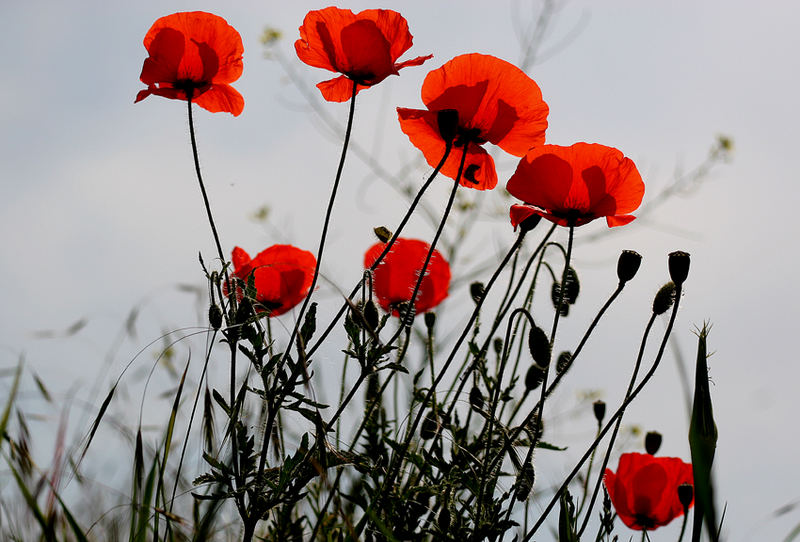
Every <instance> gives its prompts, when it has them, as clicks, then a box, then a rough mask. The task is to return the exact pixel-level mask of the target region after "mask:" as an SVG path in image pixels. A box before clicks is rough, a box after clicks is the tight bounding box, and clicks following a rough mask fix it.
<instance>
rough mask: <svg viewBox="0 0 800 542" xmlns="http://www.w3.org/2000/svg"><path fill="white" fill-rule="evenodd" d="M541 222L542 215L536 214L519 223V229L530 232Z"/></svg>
mask: <svg viewBox="0 0 800 542" xmlns="http://www.w3.org/2000/svg"><path fill="white" fill-rule="evenodd" d="M541 220H542V217H541V215H537V214H536V213H534V214H532V215H531V216H529V217H528V218H526V219H525V220H523V221H522V222H520V223H519V229H520V230H521V231H523V232H529V231H531V230H532V229H533V228H535V227H536V226H537V225H538V224H539V222H540V221H541Z"/></svg>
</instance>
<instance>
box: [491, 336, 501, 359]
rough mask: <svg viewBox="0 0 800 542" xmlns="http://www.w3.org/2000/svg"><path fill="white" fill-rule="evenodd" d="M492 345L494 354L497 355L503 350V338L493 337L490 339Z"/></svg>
mask: <svg viewBox="0 0 800 542" xmlns="http://www.w3.org/2000/svg"><path fill="white" fill-rule="evenodd" d="M492 347H494V354H495V355H496V356H499V355H500V354H501V353H502V352H503V339H501V338H500V337H495V338H494V340H493V341H492Z"/></svg>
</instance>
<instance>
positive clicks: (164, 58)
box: [136, 11, 244, 115]
mask: <svg viewBox="0 0 800 542" xmlns="http://www.w3.org/2000/svg"><path fill="white" fill-rule="evenodd" d="M143 43H144V46H145V48H146V49H147V52H148V55H149V56H148V58H146V59H145V61H144V64H143V66H142V73H141V75H140V79H141V80H142V82H143V83H145V84H147V85H148V89H147V90H146V91H144V92H139V94H138V95H137V97H136V101H137V102H138V101H141V100H142V99H144V98H146V97H147V96H149V95H150V94H156V95H158V96H163V97H166V98H171V99H181V100H186V99H188V95H187V91H190V92H191V95H192V97H193V98H195V99H196V101H198V103H200V104H201V106H202V107H204V108H206V109H208V110H209V111H213V112H217V111H227V112H231V113H234V115H238V114H239V113H241V110H242V107H243V106H244V100H243V99H242V97H241V95H240V94H239V93H238V92H236V91H235V90H233V89H232V88H230V87H228V84H229V83H232V82H234V81H236V80H237V79H238V78H239V77H240V76H241V74H242V54H243V52H244V48H243V46H242V38H241V36H240V35H239V33H238V32H237V31H236V30H235V29H234V28H233V27H232V26H230V25H229V24H228V23H227V22H226V21H225V19H223V18H222V17H219V16H217V15H213V14H211V13H205V12H202V11H195V12H187V13H174V14H172V15H167V16H165V17H161V18H160V19H158V20H156V22H155V23H153V25H152V26H151V27H150V30H148V32H147V34H146V35H145V38H144V42H143ZM212 87H216V92H213V93H212V94H211V95H209V96H205V97H204V98H202V99H201V95H203V94H204V93H207V92H208V91H210V90H212ZM203 104H205V105H203Z"/></svg>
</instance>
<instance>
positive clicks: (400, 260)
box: [364, 238, 450, 316]
mask: <svg viewBox="0 0 800 542" xmlns="http://www.w3.org/2000/svg"><path fill="white" fill-rule="evenodd" d="M385 246H386V245H385V244H384V243H376V244H375V245H373V246H371V247H370V248H369V249H368V250H367V252H366V253H365V254H364V268H365V269H369V268H371V267H372V266H373V264H374V263H375V261H376V260H377V259H378V256H380V254H381V252H383V250H384V248H385ZM429 250H430V245H429V244H428V243H426V242H425V241H420V240H417V239H404V238H398V239H396V240H395V242H394V244H393V245H392V248H391V250H390V251H389V253H388V254H387V255H386V256H385V257H384V259H383V260H382V261H381V263H380V264H379V265H378V266H377V267H375V269H374V270H373V272H372V287H373V291H374V292H375V297H376V298H377V299H378V303H379V304H380V305H381V307H382V308H383V309H384V310H385V311H387V312H391V313H392V314H393V315H394V316H398V315H399V312H398V310H397V305H399V304H400V303H404V302H408V301H410V300H411V296H412V295H413V292H414V287H415V285H416V283H417V280H418V279H419V270H420V269H421V268H422V266H423V264H424V262H425V258H426V257H427V255H428V251H429ZM449 285H450V265H449V264H448V263H447V261H446V260H445V259H444V257H443V256H442V255H441V254H440V253H439V251H438V250H434V251H433V253H432V254H431V259H430V262H429V263H428V267H427V269H426V272H425V276H424V277H423V279H422V282H421V283H420V287H419V291H418V292H417V297H416V300H415V301H414V307H415V309H416V311H417V312H418V313H420V312H425V311H428V310H430V309H432V308H433V307H435V306H437V305H438V304H439V303H441V302H442V301H443V300H444V299H445V298H446V297H447V290H448V288H449Z"/></svg>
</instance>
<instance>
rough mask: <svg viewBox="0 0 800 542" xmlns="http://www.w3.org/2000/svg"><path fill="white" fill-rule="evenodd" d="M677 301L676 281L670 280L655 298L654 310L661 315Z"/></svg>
mask: <svg viewBox="0 0 800 542" xmlns="http://www.w3.org/2000/svg"><path fill="white" fill-rule="evenodd" d="M674 302H675V283H674V282H668V283H666V284H665V285H664V286H662V287H661V289H660V290H658V293H656V297H655V298H653V312H654V313H656V314H658V315H661V314H664V313H665V312H667V311H668V310H669V308H670V307H671V306H672V304H673V303H674Z"/></svg>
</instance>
